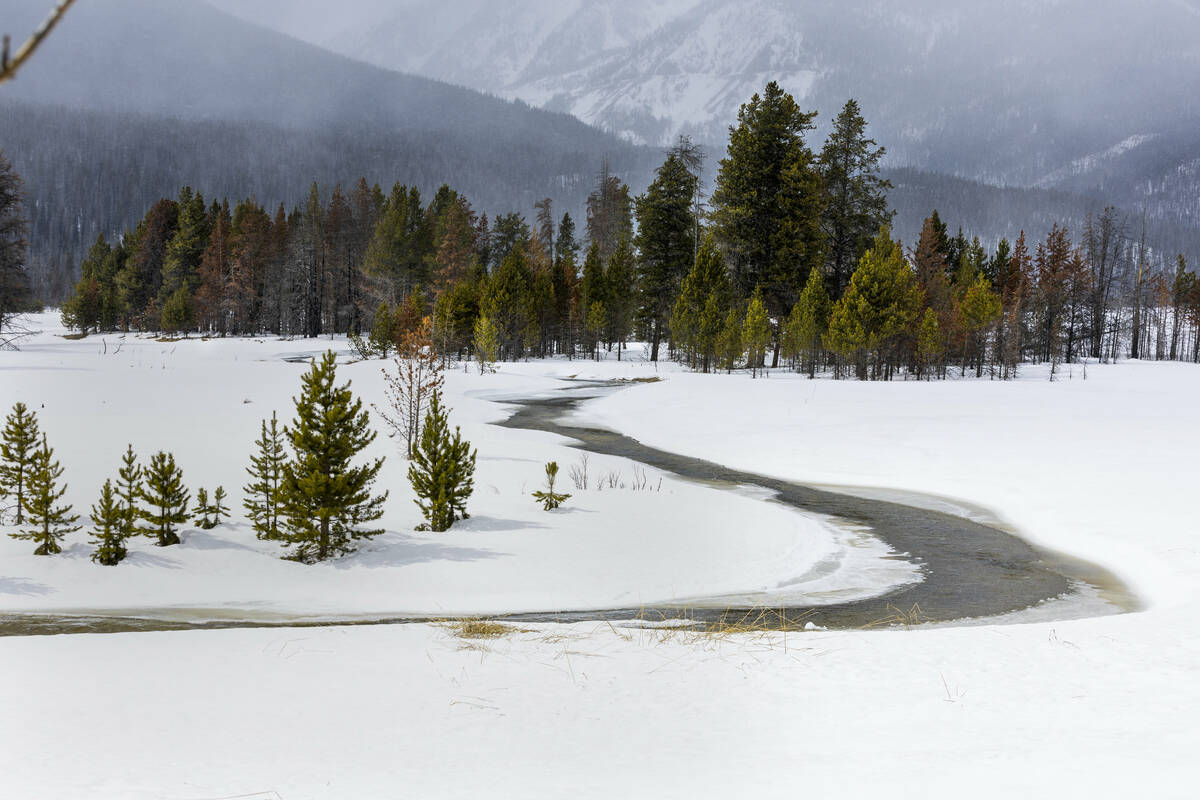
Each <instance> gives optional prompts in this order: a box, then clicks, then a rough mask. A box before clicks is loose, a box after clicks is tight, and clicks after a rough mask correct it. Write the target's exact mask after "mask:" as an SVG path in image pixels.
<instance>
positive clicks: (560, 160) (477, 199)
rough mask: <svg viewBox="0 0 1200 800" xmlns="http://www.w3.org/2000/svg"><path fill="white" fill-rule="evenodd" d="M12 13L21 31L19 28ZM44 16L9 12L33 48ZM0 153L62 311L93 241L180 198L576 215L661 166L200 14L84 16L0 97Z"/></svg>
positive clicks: (150, 11)
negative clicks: (591, 200)
mask: <svg viewBox="0 0 1200 800" xmlns="http://www.w3.org/2000/svg"><path fill="white" fill-rule="evenodd" d="M10 8H11V9H12V10H13V12H14V15H13V16H9V10H10ZM46 10H47V4H46V3H45V2H44V0H6V1H5V17H4V19H3V26H4V28H5V30H12V31H22V30H26V29H29V30H32V28H33V27H34V26H35V25H36V24H37V22H39V21H40V20H41V18H42V15H43V14H44V13H45V12H46ZM0 150H3V151H4V152H5V154H6V156H7V157H8V158H9V159H10V160H11V161H12V162H13V164H14V166H15V168H16V170H17V172H18V174H20V175H21V176H22V178H23V179H24V182H25V189H26V199H27V202H26V209H27V212H28V215H29V216H30V218H31V223H32V224H31V244H32V254H31V255H32V259H31V260H32V266H33V271H34V273H35V279H36V280H37V282H38V283H39V285H40V286H41V287H42V288H43V292H42V294H43V296H45V297H47V298H50V299H54V298H56V297H58V296H60V294H61V291H60V290H61V287H62V285H63V283H64V282H65V281H66V280H68V279H69V277H70V276H71V275H72V274H73V272H74V270H75V269H76V267H77V265H78V263H79V260H80V258H81V256H82V254H83V252H84V250H85V249H86V248H87V246H88V245H90V244H91V242H92V241H94V239H95V237H96V235H97V234H98V233H104V234H105V235H106V236H108V237H110V238H112V237H114V236H117V235H119V234H120V233H121V232H122V231H123V230H124V229H126V228H128V227H130V226H132V225H133V224H135V223H136V221H137V220H138V219H139V218H140V217H141V216H142V215H143V214H144V213H145V211H146V209H147V208H148V207H149V206H150V205H151V204H153V202H154V201H155V200H157V199H158V198H160V197H162V196H174V195H175V194H176V193H177V192H178V190H179V188H180V187H181V186H183V185H184V184H190V185H192V186H193V187H195V188H197V189H199V190H200V191H202V192H204V194H205V195H206V196H208V197H213V196H218V197H219V196H230V197H233V198H238V197H245V196H249V195H255V196H256V197H257V198H258V199H259V200H260V201H262V202H264V203H267V204H270V205H274V204H276V203H284V204H285V205H286V206H288V207H289V208H290V207H291V206H293V205H295V204H297V203H299V202H302V201H303V199H304V197H305V195H306V193H307V191H308V187H309V185H310V184H311V183H312V182H313V181H318V182H320V184H321V185H322V187H323V189H324V190H325V191H326V192H328V191H329V190H330V189H332V187H333V185H334V184H336V183H339V182H340V183H342V184H343V185H349V184H350V183H351V182H353V181H356V180H357V179H358V178H359V177H364V178H366V179H367V180H368V181H369V182H371V183H376V182H378V183H380V184H381V185H382V186H383V187H384V189H385V190H387V189H389V188H390V187H391V186H392V184H393V183H394V182H402V183H406V184H409V185H415V186H418V187H419V188H420V189H421V191H422V193H425V194H427V195H428V194H431V193H432V192H433V191H435V190H436V189H437V187H438V186H439V185H441V184H442V183H448V184H450V185H452V186H454V187H455V188H456V189H458V190H460V191H462V192H463V193H464V194H465V195H466V196H467V197H469V198H470V199H471V201H472V202H473V203H474V204H475V206H476V209H477V210H479V211H483V212H487V213H489V214H492V215H494V214H496V213H504V212H509V211H520V212H522V213H526V214H529V213H531V212H532V208H533V204H534V202H536V201H538V200H541V199H543V198H546V197H550V198H551V199H552V200H553V201H554V204H555V208H556V209H557V210H558V211H559V213H561V212H563V211H569V212H571V213H572V215H580V216H581V215H582V212H583V205H584V201H585V199H586V196H587V193H588V192H589V191H590V190H591V188H592V185H593V183H594V180H595V175H596V173H597V171H598V169H599V167H600V164H601V161H602V160H603V159H606V158H607V159H608V161H609V162H610V165H611V169H612V171H613V173H614V174H617V175H620V176H622V177H623V178H625V179H626V180H628V181H630V182H631V183H632V184H634V185H637V186H644V185H645V184H646V183H647V182H648V181H649V176H650V174H651V173H652V172H653V169H654V167H655V166H657V163H658V161H659V160H660V158H661V157H660V154H659V153H658V152H657V151H656V150H652V149H648V148H642V147H637V146H635V145H631V144H630V143H628V142H626V141H623V140H620V139H618V138H616V137H614V136H612V135H611V134H607V133H605V132H603V131H600V130H598V129H596V128H593V127H590V126H588V125H586V124H584V123H582V122H580V121H579V120H577V119H575V118H574V117H571V116H568V115H565V114H559V113H552V112H548V111H544V110H541V109H535V108H531V107H530V106H528V105H526V104H524V103H522V102H520V101H509V100H504V99H501V98H497V97H492V96H488V95H485V94H482V93H480V92H477V91H474V90H470V89H466V88H463V87H460V86H453V85H450V84H447V83H444V82H440V81H434V80H430V79H427V78H421V77H417V76H412V75H403V74H400V73H396V72H391V71H388V70H384V69H381V68H379V67H375V66H371V65H367V64H364V63H361V62H356V61H353V60H351V59H348V58H345V57H343V56H339V55H335V54H333V53H330V52H328V51H325V50H322V49H320V48H318V47H315V46H313V45H311V44H307V43H303V42H299V41H297V40H294V39H291V38H289V37H287V36H284V35H282V34H280V33H278V32H275V31H271V30H267V29H265V28H262V27H259V26H256V25H252V24H248V23H246V22H244V21H242V20H239V19H236V18H234V17H231V16H229V15H227V14H224V13H222V12H220V11H218V10H216V9H214V8H211V7H209V6H207V5H204V4H201V3H197V2H189V1H188V0H172V2H157V1H156V0H90V2H88V3H79V4H77V5H76V6H75V7H73V8H72V9H71V11H70V12H69V13H68V14H67V15H66V17H65V18H64V20H63V22H62V24H61V25H60V27H59V28H57V29H56V30H55V31H54V33H53V35H52V36H50V37H49V38H48V39H47V40H46V42H45V44H44V45H43V47H42V49H40V50H39V51H38V52H37V54H36V55H35V57H34V58H33V59H32V60H31V61H30V62H29V64H28V65H27V66H26V67H25V68H24V69H23V70H22V71H21V72H20V74H19V75H18V76H17V78H16V80H13V81H11V82H9V83H7V84H5V85H4V86H3V87H0Z"/></svg>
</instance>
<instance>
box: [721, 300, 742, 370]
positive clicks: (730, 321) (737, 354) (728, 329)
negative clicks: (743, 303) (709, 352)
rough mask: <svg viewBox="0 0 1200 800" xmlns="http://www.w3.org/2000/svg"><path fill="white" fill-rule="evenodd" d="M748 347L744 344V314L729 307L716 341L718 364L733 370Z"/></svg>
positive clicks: (724, 368)
mask: <svg viewBox="0 0 1200 800" xmlns="http://www.w3.org/2000/svg"><path fill="white" fill-rule="evenodd" d="M745 352H746V349H745V348H744V347H743V346H742V316H741V314H738V312H737V309H734V308H731V309H729V313H727V314H726V315H725V321H724V322H723V324H722V326H721V333H720V334H719V335H718V336H717V341H716V358H717V366H718V367H720V368H721V369H723V370H725V371H726V372H733V370H734V369H735V368H736V367H737V365H738V362H739V361H741V358H742V355H743V354H744V353H745Z"/></svg>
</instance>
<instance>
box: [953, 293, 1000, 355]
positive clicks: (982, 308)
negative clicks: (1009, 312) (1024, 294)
mask: <svg viewBox="0 0 1200 800" xmlns="http://www.w3.org/2000/svg"><path fill="white" fill-rule="evenodd" d="M1001 313H1002V309H1001V306H1000V298H999V297H998V296H997V295H996V293H995V292H993V291H992V286H991V284H990V283H989V282H988V279H987V277H986V276H984V275H983V274H982V273H980V274H979V275H978V276H976V278H975V282H974V283H972V284H971V286H970V287H969V288H968V289H967V291H966V294H964V295H963V299H962V303H960V305H959V316H960V317H961V318H962V322H963V331H964V333H965V334H966V337H967V346H966V348H964V350H963V362H962V371H963V374H966V371H967V363H968V361H970V362H972V363H974V364H975V377H977V378H978V377H980V376H981V375H983V361H984V355H985V352H986V347H985V346H986V341H985V339H986V335H987V330H988V329H989V328H990V327H991V326H992V325H993V324H994V323H995V322H997V321H998V320H999V319H1000V315H1001Z"/></svg>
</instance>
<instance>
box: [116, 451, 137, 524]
mask: <svg viewBox="0 0 1200 800" xmlns="http://www.w3.org/2000/svg"><path fill="white" fill-rule="evenodd" d="M143 473H144V470H143V469H142V468H141V466H139V465H138V463H137V455H136V454H135V453H134V452H133V445H129V446H127V447H126V448H125V455H123V456H121V469H120V470H119V471H118V472H117V488H116V492H117V501H118V502H119V503H120V506H121V536H122V537H123V538H125V539H128V538H130V537H131V536H136V535H137V533H138V530H137V522H138V520H139V519H141V513H140V511H139V510H138V500H139V499H140V498H141V496H142V475H143Z"/></svg>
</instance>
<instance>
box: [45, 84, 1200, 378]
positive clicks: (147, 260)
mask: <svg viewBox="0 0 1200 800" xmlns="http://www.w3.org/2000/svg"><path fill="white" fill-rule="evenodd" d="M815 117H816V112H812V111H803V110H801V109H800V107H799V106H798V105H797V104H796V102H795V100H794V99H793V98H792V97H791V96H790V95H788V94H787V93H786V92H784V91H783V90H782V89H780V88H779V86H778V85H777V84H775V83H773V82H772V83H770V84H768V85H767V86H766V88H765V89H764V91H763V92H762V93H761V94H755V95H754V96H753V97H752V98H751V99H750V101H749V102H747V103H746V104H745V105H743V106H742V108H741V111H740V112H739V115H738V120H737V124H736V125H734V126H732V127H731V128H730V136H729V142H728V146H727V151H726V157H725V158H724V159H722V160H721V161H720V164H719V168H718V171H717V175H716V179H715V186H714V190H713V192H712V194H711V196H710V197H709V198H708V202H707V204H705V203H704V202H703V193H702V190H701V186H702V174H703V166H704V154H703V153H702V152H701V151H700V149H699V148H698V147H696V146H694V145H693V144H692V143H691V142H690V141H688V140H687V139H681V140H680V141H679V143H678V144H677V145H676V146H675V147H672V148H671V149H670V150H669V151H668V152H667V153H666V156H665V160H664V161H663V162H662V164H661V165H660V166H659V168H658V169H657V171H656V173H655V177H654V180H653V181H652V182H651V184H650V185H649V187H648V188H647V190H646V191H645V192H644V193H643V194H641V195H637V196H634V195H632V193H631V192H630V190H629V187H628V185H627V184H625V183H624V182H623V181H622V180H621V179H620V178H619V177H618V176H616V175H613V174H612V173H611V171H610V170H609V169H608V167H607V165H606V164H605V165H602V167H601V169H600V170H599V172H598V174H597V176H596V179H595V182H594V187H593V190H592V191H591V193H590V195H589V196H588V198H587V204H586V219H585V220H584V230H583V231H578V232H577V229H576V223H575V220H573V219H572V218H571V216H570V214H564V215H563V216H562V217H557V215H555V214H554V213H553V210H552V206H551V202H550V200H549V199H546V200H543V201H540V202H538V203H536V204H535V207H534V218H533V220H532V222H531V221H530V220H527V219H526V217H525V216H524V215H522V214H520V213H516V212H513V213H508V214H502V215H499V216H497V217H496V218H495V219H494V220H489V219H488V217H487V215H486V214H477V213H476V212H475V211H474V209H473V208H472V206H471V203H470V202H469V200H468V199H467V198H466V197H465V196H463V195H461V194H460V193H458V192H456V191H455V190H453V189H451V188H450V187H448V186H443V187H442V188H441V189H439V190H438V191H437V192H436V193H435V194H434V195H433V197H431V198H429V199H428V201H426V199H425V198H423V197H422V196H421V193H420V192H419V191H418V190H417V189H416V188H414V187H410V186H405V185H401V184H397V185H396V186H394V187H393V188H392V190H391V192H390V193H385V192H384V191H383V190H382V189H381V188H380V187H379V186H378V185H375V186H370V185H368V184H367V182H366V181H365V180H360V181H359V182H358V183H357V184H356V185H355V186H354V187H353V188H352V189H351V190H350V191H345V190H343V188H342V187H341V186H336V187H334V189H333V190H332V193H331V194H330V196H329V198H328V200H327V201H323V199H322V193H321V190H320V188H319V187H318V186H317V185H316V184H315V183H314V184H313V185H312V187H311V189H310V191H309V195H308V200H307V202H306V203H305V204H304V205H303V206H301V207H297V208H295V209H292V210H291V211H290V212H289V211H287V210H286V209H284V207H282V206H280V207H278V208H276V209H275V210H274V211H273V212H272V211H270V210H269V209H267V208H264V207H263V206H261V205H260V204H258V203H257V202H256V201H255V200H254V199H253V198H249V199H245V200H242V201H240V202H237V203H236V204H233V205H232V206H231V204H230V203H229V201H227V200H223V201H220V202H218V201H215V200H214V201H211V202H207V203H206V201H205V199H204V197H203V196H201V195H200V194H199V193H198V192H195V191H193V190H191V189H190V188H188V187H185V188H184V189H183V190H181V192H180V194H179V196H178V197H177V198H174V199H163V200H160V201H159V202H157V203H156V204H154V205H153V206H152V207H151V208H150V210H149V211H148V212H147V214H146V216H145V217H144V218H143V219H142V221H141V222H140V223H139V224H138V226H137V227H136V229H135V230H134V231H132V232H129V233H127V234H126V235H125V236H122V237H121V238H120V239H119V240H118V241H116V242H113V243H109V242H108V241H106V240H105V238H104V237H103V236H102V235H101V236H100V237H98V238H97V240H96V242H95V243H94V244H93V246H92V247H91V249H90V250H89V252H88V254H87V256H86V258H85V259H84V260H83V263H82V265H81V270H80V272H81V278H80V280H79V282H78V284H77V286H76V288H75V291H74V293H73V295H72V297H71V299H70V300H69V301H68V302H67V303H66V304H65V306H64V309H63V317H64V321H66V322H67V324H68V325H70V326H71V327H73V328H75V329H77V330H79V331H81V332H88V331H93V330H113V329H121V330H143V331H148V330H154V331H164V332H168V333H193V332H197V333H202V334H206V335H247V334H259V333H272V334H277V335H283V336H317V335H321V334H334V333H347V334H350V335H352V336H353V337H354V340H355V341H357V342H361V343H364V352H370V351H374V352H381V353H386V352H387V351H388V349H389V348H390V347H394V346H397V345H399V343H400V341H401V339H402V337H403V336H405V335H407V334H410V333H412V332H413V331H414V330H416V329H417V327H418V326H419V325H420V322H421V320H423V319H424V318H425V317H429V318H430V319H431V324H432V330H431V336H432V339H433V342H434V344H435V346H436V348H437V350H438V351H439V352H440V353H441V354H442V355H443V357H445V358H451V357H455V358H467V359H469V358H471V357H479V360H480V362H481V364H483V363H488V362H491V361H497V360H500V361H503V360H513V359H520V358H525V357H530V356H534V357H544V356H551V355H559V354H561V355H567V356H569V357H593V358H599V357H601V356H602V355H603V354H607V353H613V352H615V355H616V357H617V358H621V357H622V352H623V349H624V347H625V345H626V343H627V342H628V341H630V340H638V341H643V342H646V343H647V355H648V357H649V358H650V359H652V360H658V359H659V358H660V356H661V354H662V351H663V350H664V349H665V351H666V352H667V353H668V354H669V355H670V356H671V357H674V358H677V359H681V360H684V361H686V362H687V363H688V364H690V365H691V366H693V367H695V368H697V369H702V370H711V369H741V368H746V369H750V370H752V371H753V372H755V373H757V371H758V370H760V369H764V368H779V366H780V364H781V362H783V363H785V364H786V365H788V366H790V367H793V368H796V369H804V370H807V371H808V372H809V374H810V375H815V374H816V372H817V371H818V370H830V371H832V372H833V373H834V374H835V375H839V376H842V375H847V376H848V375H854V376H857V377H859V378H883V379H887V378H891V377H895V376H898V375H905V376H907V375H914V376H918V377H945V376H946V375H947V374H948V372H947V370H948V368H949V367H950V366H951V365H957V366H958V367H959V369H960V371H961V372H963V373H964V374H965V373H966V372H968V371H974V373H975V374H976V375H982V374H984V372H985V371H986V372H987V373H988V374H989V375H995V376H999V377H1009V376H1011V375H1013V374H1015V370H1016V367H1017V365H1018V364H1020V363H1022V362H1050V363H1051V364H1052V365H1053V366H1054V367H1056V366H1057V364H1059V363H1061V362H1064V361H1066V362H1070V361H1073V360H1076V359H1078V358H1081V357H1085V356H1086V357H1090V358H1097V359H1105V360H1107V359H1111V358H1116V357H1117V356H1118V355H1124V354H1126V353H1128V354H1129V355H1132V356H1133V357H1164V358H1165V357H1171V358H1190V359H1193V360H1195V359H1196V358H1197V355H1198V353H1197V349H1196V343H1197V341H1198V340H1200V336H1197V333H1196V328H1197V313H1198V312H1197V311H1196V305H1197V300H1196V297H1195V295H1196V290H1195V288H1194V285H1195V277H1194V273H1193V272H1190V271H1189V270H1188V269H1187V265H1186V263H1185V262H1184V260H1183V257H1182V256H1179V258H1178V259H1177V261H1176V264H1175V265H1174V267H1175V269H1174V272H1173V273H1169V272H1168V271H1167V270H1165V269H1164V268H1163V266H1162V264H1161V262H1162V260H1163V259H1162V256H1161V254H1159V253H1157V252H1156V251H1155V250H1154V249H1153V248H1152V247H1149V246H1148V245H1147V244H1146V240H1145V239H1146V237H1145V235H1144V233H1143V235H1142V236H1141V237H1140V238H1138V237H1135V236H1133V235H1131V232H1130V230H1129V227H1130V223H1129V221H1128V220H1125V219H1122V218H1121V216H1120V215H1119V214H1118V213H1117V212H1116V211H1115V210H1114V209H1111V208H1108V209H1105V210H1104V211H1103V212H1102V213H1100V214H1098V215H1094V216H1089V218H1088V220H1087V223H1086V226H1085V229H1084V230H1083V231H1082V232H1081V235H1080V236H1079V239H1078V240H1077V241H1074V242H1073V241H1072V240H1071V238H1070V236H1069V233H1068V231H1066V230H1065V229H1064V228H1062V227H1060V226H1058V225H1054V226H1052V229H1051V231H1050V232H1049V233H1048V234H1047V235H1046V238H1045V240H1044V241H1039V242H1038V243H1037V244H1035V245H1032V247H1031V246H1030V245H1029V244H1028V243H1027V242H1026V239H1025V235H1024V233H1023V232H1022V233H1021V234H1020V235H1019V236H1018V237H1017V239H1016V241H1015V242H1013V243H1010V242H1008V241H1007V240H1001V241H1000V242H999V243H998V244H997V245H996V246H995V248H993V249H987V248H984V247H983V246H982V245H981V244H980V242H979V241H978V239H977V238H971V239H968V238H967V237H966V235H965V234H964V233H963V232H962V230H961V228H960V229H959V230H958V233H957V234H956V235H950V234H949V232H948V229H947V226H946V224H945V223H944V222H943V221H942V220H941V219H940V217H939V215H938V214H937V212H936V211H935V212H934V213H933V214H932V215H931V216H930V217H929V218H928V219H927V220H926V222H925V226H924V228H923V230H922V231H921V234H920V237H919V239H918V241H917V242H916V245H915V247H911V248H907V249H906V248H905V247H904V246H903V245H902V244H901V243H900V242H898V241H895V240H894V239H893V238H892V236H891V233H890V224H891V221H892V216H893V213H892V212H891V211H890V209H889V207H888V201H887V192H888V190H889V189H890V188H891V185H890V183H889V182H888V181H887V180H885V179H883V178H882V177H881V175H880V161H881V159H882V157H883V155H884V152H885V151H884V148H882V147H880V146H878V145H877V143H876V142H875V141H874V140H872V139H870V138H869V137H868V136H867V134H866V127H867V123H866V121H865V120H864V119H863V117H862V115H861V113H860V111H859V108H858V106H857V104H856V103H855V102H854V101H853V100H851V101H849V102H847V104H846V105H845V107H844V108H843V109H842V110H841V111H840V113H839V114H838V116H837V117H836V119H835V120H834V124H833V128H832V132H831V133H830V135H829V136H828V138H827V139H826V141H825V142H824V143H823V145H822V147H821V148H820V149H819V150H815V149H813V147H811V146H810V145H809V143H808V141H807V138H806V137H807V134H808V133H809V132H810V131H811V130H812V129H813V127H814V125H813V122H814V119H815ZM362 337H365V338H362Z"/></svg>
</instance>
